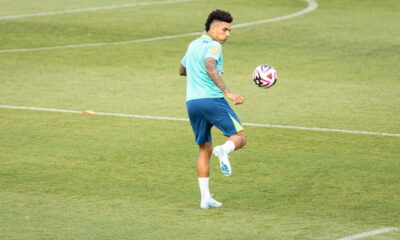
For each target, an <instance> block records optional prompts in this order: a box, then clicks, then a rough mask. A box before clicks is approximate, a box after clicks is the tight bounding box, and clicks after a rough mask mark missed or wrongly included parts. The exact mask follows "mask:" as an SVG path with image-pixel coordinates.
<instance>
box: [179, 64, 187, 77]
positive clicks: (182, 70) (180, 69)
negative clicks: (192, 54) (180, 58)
mask: <svg viewBox="0 0 400 240" xmlns="http://www.w3.org/2000/svg"><path fill="white" fill-rule="evenodd" d="M179 75H181V76H186V68H185V67H184V66H182V64H181V65H180V66H179Z"/></svg>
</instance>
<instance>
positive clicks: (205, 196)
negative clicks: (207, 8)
mask: <svg viewBox="0 0 400 240" xmlns="http://www.w3.org/2000/svg"><path fill="white" fill-rule="evenodd" d="M232 21H233V18H232V16H231V14H230V13H229V12H226V11H223V10H215V11H213V12H211V13H210V14H209V16H208V18H207V20H206V23H205V30H206V33H204V34H203V35H202V36H201V37H199V38H197V39H196V40H194V41H192V42H191V43H190V45H189V47H188V49H187V51H186V54H185V56H184V57H183V59H182V61H181V65H180V67H179V74H180V75H182V76H187V91H186V106H187V110H188V115H189V118H190V123H191V125H192V129H193V132H194V135H195V138H196V143H197V144H198V145H199V156H198V160H197V173H198V180H199V185H200V193H201V201H200V207H201V208H202V209H208V208H213V207H221V206H222V203H220V202H218V201H216V200H215V199H213V198H212V195H211V194H210V190H209V185H208V183H209V176H210V158H211V154H212V153H213V154H214V155H215V156H216V157H217V158H218V159H219V161H220V168H221V171H222V173H223V174H224V175H226V176H230V175H231V174H232V169H231V165H230V163H229V158H228V154H229V153H231V152H233V151H234V150H237V149H239V148H241V147H243V146H244V145H245V144H246V138H245V136H244V132H243V127H242V125H241V122H240V120H239V118H238V117H237V115H236V114H235V112H234V111H233V110H232V108H231V107H230V106H229V104H228V103H227V101H226V100H225V98H224V96H225V97H226V98H228V99H229V100H231V101H233V103H234V104H235V105H238V104H242V103H243V102H244V98H243V97H242V96H240V95H237V94H235V93H232V92H231V91H230V90H229V88H228V87H227V86H226V84H225V83H224V81H223V80H222V77H221V75H222V72H223V63H224V58H223V56H222V46H221V44H224V43H225V42H226V41H227V40H228V38H229V36H230V32H231V26H230V23H231V22H232ZM213 126H216V127H217V128H218V129H220V130H221V131H222V132H223V134H224V135H225V136H227V141H226V142H225V143H224V144H222V145H219V146H216V147H215V148H214V149H213V148H212V139H211V128H212V127H213Z"/></svg>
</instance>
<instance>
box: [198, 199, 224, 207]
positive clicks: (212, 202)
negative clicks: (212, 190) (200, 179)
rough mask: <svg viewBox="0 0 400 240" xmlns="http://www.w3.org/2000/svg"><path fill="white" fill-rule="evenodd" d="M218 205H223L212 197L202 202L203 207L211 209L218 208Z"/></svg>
mask: <svg viewBox="0 0 400 240" xmlns="http://www.w3.org/2000/svg"><path fill="white" fill-rule="evenodd" d="M216 207H222V203H220V202H218V201H216V200H215V199H214V198H212V197H210V198H208V199H207V200H204V201H201V202H200V208H201V209H209V208H216Z"/></svg>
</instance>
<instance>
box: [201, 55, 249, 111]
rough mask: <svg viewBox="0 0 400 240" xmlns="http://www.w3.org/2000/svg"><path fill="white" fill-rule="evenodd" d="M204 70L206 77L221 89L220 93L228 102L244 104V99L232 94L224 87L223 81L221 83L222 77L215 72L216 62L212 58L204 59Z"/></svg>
mask: <svg viewBox="0 0 400 240" xmlns="http://www.w3.org/2000/svg"><path fill="white" fill-rule="evenodd" d="M206 70H207V75H208V76H209V77H210V78H211V80H212V81H213V82H214V84H215V85H216V86H217V87H218V88H219V89H221V91H222V92H223V93H224V94H225V96H227V97H228V98H229V99H230V100H232V101H233V102H234V103H235V105H237V104H242V103H243V102H244V98H243V97H242V96H239V95H237V94H234V93H232V92H231V91H230V90H229V88H228V87H227V86H226V85H225V83H224V81H222V77H221V75H220V74H219V72H218V70H217V61H215V59H213V58H207V59H206Z"/></svg>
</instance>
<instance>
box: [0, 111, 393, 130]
mask: <svg viewBox="0 0 400 240" xmlns="http://www.w3.org/2000/svg"><path fill="white" fill-rule="evenodd" d="M0 108H5V109H22V110H33V111H47V112H63V113H79V114H81V113H82V111H77V110H64V109H54V108H37V107H24V106H10V105H0ZM93 115H102V116H114V117H129V118H145V119H156V120H171V121H186V122H187V121H189V119H187V118H175V117H161V116H150V115H135V114H124V113H105V112H94V113H93ZM243 125H245V126H253V127H269V128H283V129H297V130H305V131H319V132H339V133H351V134H365V135H378V136H391V137H400V133H384V132H369V131H354V130H346V129H330V128H315V127H301V126H285V125H274V124H259V123H243Z"/></svg>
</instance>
